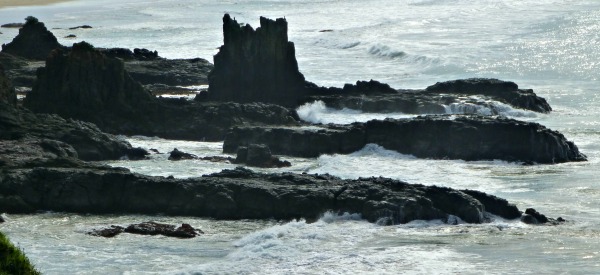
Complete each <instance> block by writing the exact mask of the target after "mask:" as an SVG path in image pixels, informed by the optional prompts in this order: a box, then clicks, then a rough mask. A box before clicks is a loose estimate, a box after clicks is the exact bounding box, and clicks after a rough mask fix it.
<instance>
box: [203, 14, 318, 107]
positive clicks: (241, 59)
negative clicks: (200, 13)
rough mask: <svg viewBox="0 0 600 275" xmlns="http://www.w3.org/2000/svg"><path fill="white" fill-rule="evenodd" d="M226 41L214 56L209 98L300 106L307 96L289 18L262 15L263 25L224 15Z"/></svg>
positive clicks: (261, 22)
mask: <svg viewBox="0 0 600 275" xmlns="http://www.w3.org/2000/svg"><path fill="white" fill-rule="evenodd" d="M223 36H224V43H223V46H221V48H220V49H219V53H217V54H216V55H215V56H214V63H215V67H214V69H213V71H212V72H211V73H210V75H209V77H208V79H209V90H208V91H209V99H210V100H215V101H234V102H240V103H248V102H266V103H274V104H278V105H283V106H290V107H291V106H296V105H297V104H298V103H299V101H300V100H301V99H302V98H303V97H305V96H306V91H305V88H304V86H305V80H304V76H303V75H302V74H301V73H300V72H299V71H298V62H297V61H296V57H295V48H294V43H292V42H290V41H288V36H287V21H286V20H285V19H283V18H279V19H277V20H270V19H267V18H264V17H261V18H260V27H258V28H256V30H254V29H253V28H252V27H251V26H250V25H240V24H239V23H238V22H237V21H236V20H235V19H232V18H231V17H230V16H229V14H225V16H224V17H223Z"/></svg>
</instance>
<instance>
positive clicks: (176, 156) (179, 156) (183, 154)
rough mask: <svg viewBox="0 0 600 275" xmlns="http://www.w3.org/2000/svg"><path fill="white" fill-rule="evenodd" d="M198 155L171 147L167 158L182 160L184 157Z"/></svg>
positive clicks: (193, 157)
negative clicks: (171, 149)
mask: <svg viewBox="0 0 600 275" xmlns="http://www.w3.org/2000/svg"><path fill="white" fill-rule="evenodd" d="M197 158H198V156H196V155H194V154H190V153H186V152H182V151H179V150H178V149H177V148H175V149H173V151H171V152H170V153H169V160H174V161H177V160H184V159H197Z"/></svg>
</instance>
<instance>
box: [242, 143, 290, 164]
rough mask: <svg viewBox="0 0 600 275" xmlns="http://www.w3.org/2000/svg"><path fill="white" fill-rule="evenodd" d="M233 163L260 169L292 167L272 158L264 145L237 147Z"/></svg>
mask: <svg viewBox="0 0 600 275" xmlns="http://www.w3.org/2000/svg"><path fill="white" fill-rule="evenodd" d="M235 163H245V164H246V165H248V166H254V167H262V168H280V167H289V166H291V165H292V164H291V163H290V162H289V161H282V160H280V159H279V158H278V157H275V156H273V155H272V154H271V149H269V146H267V145H264V144H250V145H249V146H248V147H246V146H240V147H238V148H237V157H236V158H235Z"/></svg>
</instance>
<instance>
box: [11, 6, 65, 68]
mask: <svg viewBox="0 0 600 275" xmlns="http://www.w3.org/2000/svg"><path fill="white" fill-rule="evenodd" d="M25 21H26V22H25V25H23V27H22V28H21V29H19V35H17V36H16V37H15V38H14V39H13V41H12V42H10V43H8V44H4V45H2V52H3V53H9V54H12V55H16V56H21V57H24V58H27V59H35V60H44V59H46V57H47V56H48V54H49V53H50V52H51V51H52V50H54V49H57V48H63V46H62V45H60V44H59V43H58V40H57V39H56V37H55V36H54V35H53V34H52V33H51V32H50V31H48V29H47V28H46V26H45V25H44V23H42V22H39V21H38V19H37V18H35V17H32V16H29V17H27V18H26V19H25Z"/></svg>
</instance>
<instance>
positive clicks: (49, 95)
mask: <svg viewBox="0 0 600 275" xmlns="http://www.w3.org/2000/svg"><path fill="white" fill-rule="evenodd" d="M152 100H153V97H152V95H151V94H150V93H149V92H148V91H146V90H144V88H143V87H142V86H141V85H140V84H139V83H138V82H137V81H135V80H133V79H132V78H131V77H130V76H129V74H128V73H127V72H126V71H125V69H124V65H123V62H122V61H120V60H118V59H115V58H107V57H105V56H104V55H102V54H101V53H100V52H98V51H95V50H93V47H92V46H91V45H90V44H88V43H85V42H81V43H77V44H74V45H73V48H72V49H71V51H69V52H66V51H61V50H57V51H54V52H53V53H52V54H51V55H50V56H49V57H48V59H47V60H46V67H45V68H41V69H40V70H39V71H38V81H37V82H36V85H35V86H34V87H33V90H32V91H31V93H29V94H28V95H27V98H26V100H25V106H27V107H28V108H30V109H32V110H35V111H37V112H44V113H56V114H60V115H63V116H65V117H74V118H86V117H93V116H96V115H98V113H102V112H105V113H106V115H109V116H110V115H116V116H122V115H125V116H133V117H137V116H141V115H143V114H141V113H138V112H139V111H141V110H143V107H144V106H146V105H148V104H149V103H151V102H152Z"/></svg>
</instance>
